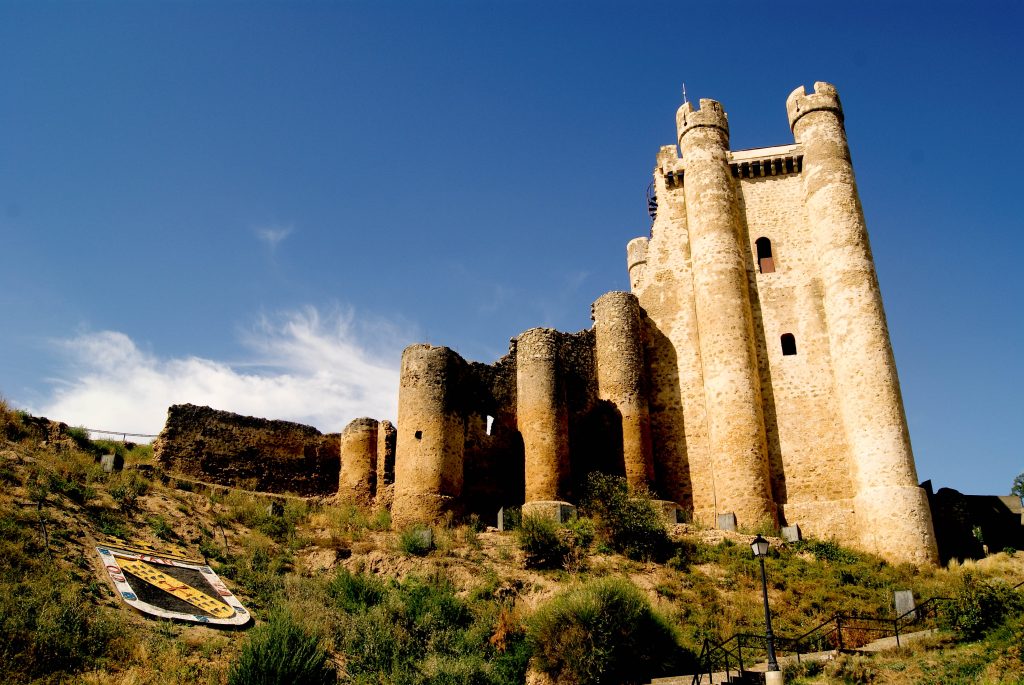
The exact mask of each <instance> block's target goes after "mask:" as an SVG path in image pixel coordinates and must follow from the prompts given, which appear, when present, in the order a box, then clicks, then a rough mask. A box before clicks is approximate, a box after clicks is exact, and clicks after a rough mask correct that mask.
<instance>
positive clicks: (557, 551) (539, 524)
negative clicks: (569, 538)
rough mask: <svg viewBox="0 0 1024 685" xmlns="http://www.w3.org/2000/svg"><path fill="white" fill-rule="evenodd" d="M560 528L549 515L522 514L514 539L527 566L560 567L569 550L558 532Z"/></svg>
mask: <svg viewBox="0 0 1024 685" xmlns="http://www.w3.org/2000/svg"><path fill="white" fill-rule="evenodd" d="M560 528H561V526H560V525H559V524H558V522H557V521H555V520H554V519H553V518H551V517H549V516H543V515H540V514H527V515H525V516H523V518H522V521H521V522H520V525H519V528H517V529H516V540H517V542H518V543H519V548H520V549H521V550H523V553H524V554H525V555H526V566H527V568H561V566H562V561H563V560H564V559H565V555H566V553H567V552H568V551H569V550H568V546H567V545H566V544H565V541H564V540H563V538H562V536H561V535H560V534H559V530H560Z"/></svg>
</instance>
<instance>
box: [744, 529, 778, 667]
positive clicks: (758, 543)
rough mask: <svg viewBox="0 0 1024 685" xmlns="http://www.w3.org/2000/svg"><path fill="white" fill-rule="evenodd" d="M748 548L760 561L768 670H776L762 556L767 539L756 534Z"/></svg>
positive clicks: (773, 640) (763, 555)
mask: <svg viewBox="0 0 1024 685" xmlns="http://www.w3.org/2000/svg"><path fill="white" fill-rule="evenodd" d="M750 549H752V550H754V556H755V557H757V560H758V561H760V562H761V592H762V594H763V595H764V628H765V637H766V638H767V639H768V671H769V672H771V671H778V670H779V662H778V661H776V660H775V635H773V634H772V614H771V611H769V610H768V580H767V578H766V577H765V574H764V558H765V556H766V555H767V554H768V541H767V540H765V539H764V538H763V537H761V536H760V535H758V536H757V537H756V538H754V539H753V540H751V542H750Z"/></svg>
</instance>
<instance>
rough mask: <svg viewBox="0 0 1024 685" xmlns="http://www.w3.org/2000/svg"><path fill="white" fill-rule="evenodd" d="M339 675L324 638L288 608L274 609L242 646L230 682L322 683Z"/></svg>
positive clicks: (260, 684) (239, 684)
mask: <svg viewBox="0 0 1024 685" xmlns="http://www.w3.org/2000/svg"><path fill="white" fill-rule="evenodd" d="M334 682H337V675H336V674H335V672H334V667H333V666H332V665H331V662H330V659H329V658H328V654H327V652H326V650H324V649H323V648H322V647H321V646H320V641H319V640H318V639H317V638H316V637H315V636H313V635H310V634H309V633H307V632H306V631H305V630H303V629H302V627H301V626H300V625H299V624H298V623H296V621H295V619H294V618H292V616H291V615H290V614H288V613H287V612H286V611H282V610H275V611H273V612H271V614H270V616H269V617H268V619H267V622H266V623H265V624H263V625H260V626H257V627H256V628H254V629H253V631H252V632H251V633H250V634H249V638H248V639H247V640H246V641H245V644H243V645H242V653H241V654H240V655H239V657H238V660H237V661H236V662H235V663H234V665H233V666H232V667H231V671H230V672H229V674H228V683H229V685H297V684H302V685H321V684H327V683H334Z"/></svg>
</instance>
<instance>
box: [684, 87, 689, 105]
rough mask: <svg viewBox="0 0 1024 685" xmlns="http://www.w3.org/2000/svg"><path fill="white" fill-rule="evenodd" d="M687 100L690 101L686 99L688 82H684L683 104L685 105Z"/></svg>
mask: <svg viewBox="0 0 1024 685" xmlns="http://www.w3.org/2000/svg"><path fill="white" fill-rule="evenodd" d="M687 102H688V100H687V99H686V84H685V83H684V84H683V104H684V105H685V104H686V103H687Z"/></svg>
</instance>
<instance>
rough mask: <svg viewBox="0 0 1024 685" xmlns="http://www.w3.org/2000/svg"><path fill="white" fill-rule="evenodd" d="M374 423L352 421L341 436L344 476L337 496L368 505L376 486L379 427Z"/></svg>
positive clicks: (367, 420) (361, 419)
mask: <svg viewBox="0 0 1024 685" xmlns="http://www.w3.org/2000/svg"><path fill="white" fill-rule="evenodd" d="M378 425H379V424H378V422H377V421H376V420H375V419H370V418H365V417H364V418H359V419H353V420H352V421H351V422H350V423H349V424H348V425H347V426H345V430H343V431H342V432H341V474H340V476H339V479H338V494H340V495H342V496H343V497H346V498H348V499H351V500H352V501H354V502H358V503H359V504H364V505H365V504H369V503H370V500H372V499H373V496H374V494H375V492H376V486H377V427H378Z"/></svg>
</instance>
